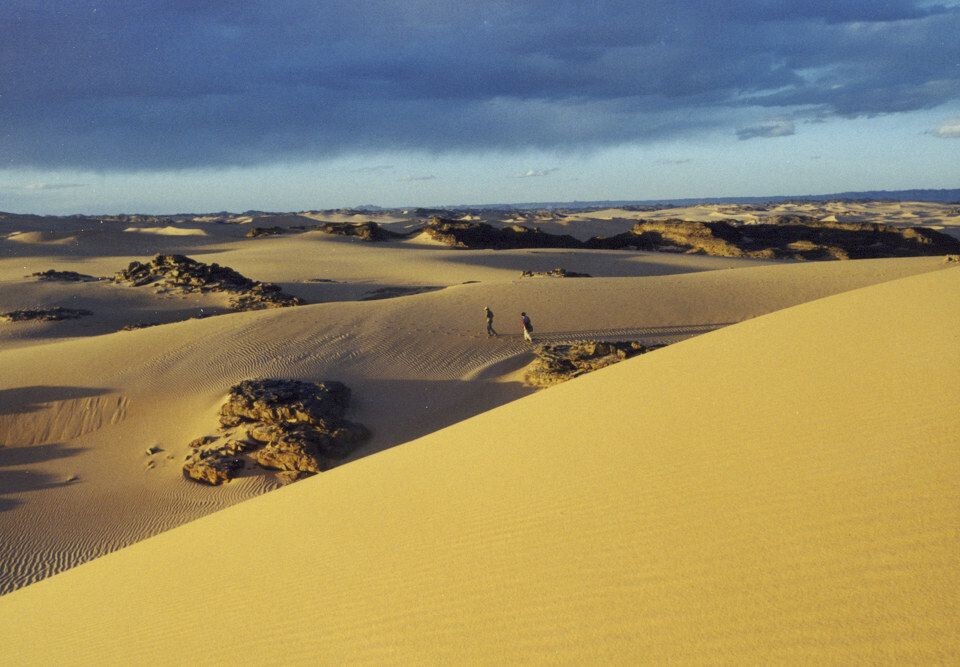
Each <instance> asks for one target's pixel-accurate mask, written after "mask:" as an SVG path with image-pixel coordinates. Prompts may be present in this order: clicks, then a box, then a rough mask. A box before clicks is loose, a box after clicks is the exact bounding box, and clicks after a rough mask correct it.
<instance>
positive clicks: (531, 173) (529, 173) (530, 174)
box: [514, 167, 560, 178]
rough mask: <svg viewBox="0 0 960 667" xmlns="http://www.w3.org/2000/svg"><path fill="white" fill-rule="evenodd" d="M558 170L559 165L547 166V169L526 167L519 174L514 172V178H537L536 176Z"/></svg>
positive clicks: (546, 174)
mask: <svg viewBox="0 0 960 667" xmlns="http://www.w3.org/2000/svg"><path fill="white" fill-rule="evenodd" d="M559 170H560V167H549V168H547V169H527V170H526V171H522V172H520V173H519V174H514V178H537V177H538V176H549V175H550V174H552V173H553V172H555V171H559Z"/></svg>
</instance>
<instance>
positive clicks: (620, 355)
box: [524, 340, 663, 387]
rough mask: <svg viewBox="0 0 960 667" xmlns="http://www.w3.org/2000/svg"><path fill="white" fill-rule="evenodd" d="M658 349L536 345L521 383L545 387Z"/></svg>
mask: <svg viewBox="0 0 960 667" xmlns="http://www.w3.org/2000/svg"><path fill="white" fill-rule="evenodd" d="M659 347H663V346H662V345H644V344H643V343H640V342H639V341H617V342H613V343H605V342H601V341H595V340H591V341H584V342H578V343H569V344H560V345H537V346H536V347H534V349H533V353H534V354H535V355H536V357H537V358H536V360H535V361H534V362H533V364H531V365H530V367H529V368H528V369H527V372H526V374H525V375H524V382H525V383H526V384H527V385H528V386H531V387H549V386H551V385H555V384H559V383H561V382H566V381H567V380H572V379H573V378H575V377H578V376H580V375H584V374H585V373H590V372H591V371H595V370H599V369H601V368H603V367H605V366H609V365H611V364H615V363H617V362H619V361H623V360H624V359H628V358H630V357H634V356H637V355H638V354H644V353H645V352H649V351H650V350H655V349H657V348H659Z"/></svg>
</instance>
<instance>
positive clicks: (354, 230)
mask: <svg viewBox="0 0 960 667" xmlns="http://www.w3.org/2000/svg"><path fill="white" fill-rule="evenodd" d="M319 229H320V231H322V232H324V233H326V234H336V235H338V236H355V237H357V238H358V239H361V240H363V241H392V240H395V239H401V238H405V237H406V234H398V233H396V232H391V231H389V230H386V229H384V228H383V227H381V226H380V225H378V224H377V223H375V222H360V223H349V222H327V223H324V224H322V225H320V227H319Z"/></svg>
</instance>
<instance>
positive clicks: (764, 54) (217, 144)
mask: <svg viewBox="0 0 960 667" xmlns="http://www.w3.org/2000/svg"><path fill="white" fill-rule="evenodd" d="M57 5H61V6H59V7H58V6H57ZM199 5H202V6H199ZM0 29H2V34H3V35H4V39H3V40H0V117H2V118H3V123H2V124H0V156H2V160H3V162H2V163H0V164H3V165H4V166H7V167H21V166H36V167H81V168H91V169H108V170H112V169H168V168H181V167H194V166H215V165H249V164H259V163H263V162H272V161H278V160H296V159H300V158H307V157H311V158H313V157H324V156H331V155H336V154H339V153H343V152H345V151H376V150H381V149H410V148H415V149H424V150H441V151H442V150H460V149H465V150H474V149H481V150H483V149H513V148H521V147H534V148H553V147H562V148H579V147H590V146H598V145H609V144H616V143H621V142H627V141H638V140H643V139H645V138H651V137H660V136H671V135H681V134H683V133H685V132H690V131H693V130H699V129H704V128H708V129H710V128H715V129H718V130H721V131H724V132H727V133H728V134H730V135H733V133H734V132H736V131H737V130H739V136H740V137H741V138H763V137H770V136H784V135H786V134H790V133H791V132H792V131H793V128H794V125H793V123H794V121H796V122H802V121H803V120H804V119H805V118H810V119H824V118H828V117H831V116H844V117H856V116H864V115H876V114H886V113H894V112H900V111H910V110H916V109H924V108H932V107H935V106H937V105H939V104H942V103H945V102H949V101H951V100H956V99H958V98H960V39H957V35H960V8H958V7H957V5H956V4H953V5H952V6H944V5H935V4H930V3H929V2H910V1H907V0H852V1H848V2H842V1H829V2H828V1H820V0H816V1H806V2H795V3H792V2H780V1H774V0H743V1H736V0H731V1H714V2H706V1H703V0H701V1H691V2H683V3H666V2H659V1H658V2H652V1H636V0H631V1H623V2H615V1H604V0H597V1H596V2H581V1H576V2H573V1H563V0H550V1H549V2H546V1H544V2H519V1H516V0H505V1H503V2H489V1H478V2H470V3H454V2H450V3H438V2H436V1H435V0H429V1H424V2H418V1H416V0H405V1H404V2H396V1H394V0H390V1H382V2H376V1H374V2H356V1H355V0H351V1H349V2H339V1H330V2H270V1H264V2H244V3H236V2H207V3H195V2H187V1H186V0H167V1H155V2H150V1H141V2H137V3H115V2H111V3H106V2H85V1H83V0H76V1H74V2H63V3H36V2H33V1H32V0H31V1H29V2H27V1H25V0H7V2H5V3H2V4H0ZM770 118H785V119H789V120H782V121H775V122H771V121H768V120H767V119H770ZM777 123H779V124H777Z"/></svg>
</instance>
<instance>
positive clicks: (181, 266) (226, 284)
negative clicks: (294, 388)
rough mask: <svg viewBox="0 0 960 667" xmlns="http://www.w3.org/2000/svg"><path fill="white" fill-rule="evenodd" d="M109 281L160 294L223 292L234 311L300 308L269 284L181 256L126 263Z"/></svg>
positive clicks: (296, 301)
mask: <svg viewBox="0 0 960 667" xmlns="http://www.w3.org/2000/svg"><path fill="white" fill-rule="evenodd" d="M113 281H114V282H117V283H120V284H124V285H131V286H133V287H142V286H144V285H153V286H154V287H155V288H157V290H158V291H160V292H166V293H173V294H189V293H203V292H226V293H229V294H231V295H232V296H231V299H230V307H231V308H233V309H234V310H262V309H264V308H283V307H286V306H299V305H301V304H303V300H302V299H300V297H296V296H292V295H290V294H286V293H284V292H283V291H281V289H280V287H279V286H277V285H274V284H272V283H262V282H260V281H258V280H251V279H250V278H247V277H246V276H244V275H242V274H240V273H238V272H236V271H234V270H233V269H231V268H230V267H227V266H220V265H219V264H216V263H214V264H204V263H203V262H198V261H196V260H194V259H190V258H189V257H185V256H184V255H157V256H156V257H154V258H153V259H152V260H150V261H149V262H147V263H142V262H130V265H129V266H128V267H127V268H126V269H123V270H122V271H119V272H118V273H117V274H116V275H115V276H114V277H113Z"/></svg>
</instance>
